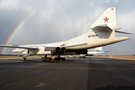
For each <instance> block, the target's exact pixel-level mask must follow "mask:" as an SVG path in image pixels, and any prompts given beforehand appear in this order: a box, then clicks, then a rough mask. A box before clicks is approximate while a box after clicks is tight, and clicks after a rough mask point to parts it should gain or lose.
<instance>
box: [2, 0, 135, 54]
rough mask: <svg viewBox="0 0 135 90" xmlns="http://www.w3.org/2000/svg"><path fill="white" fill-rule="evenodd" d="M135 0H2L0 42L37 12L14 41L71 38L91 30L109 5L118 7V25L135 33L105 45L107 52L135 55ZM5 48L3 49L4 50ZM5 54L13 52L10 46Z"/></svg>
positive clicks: (39, 41)
mask: <svg viewBox="0 0 135 90" xmlns="http://www.w3.org/2000/svg"><path fill="white" fill-rule="evenodd" d="M134 4H135V0H0V44H5V43H6V42H7V40H8V38H9V36H10V35H11V33H12V32H13V31H14V30H15V28H16V27H17V26H18V24H19V23H20V22H21V21H22V20H24V19H25V18H26V17H27V16H28V15H29V14H30V13H31V12H33V11H34V12H35V13H34V14H33V16H32V17H30V18H29V19H28V20H27V21H26V22H25V24H24V25H23V26H22V28H21V29H20V30H19V31H18V32H17V34H16V35H15V36H14V38H13V40H12V41H11V42H10V44H11V45H12V44H13V45H20V44H21V45H22V44H23V45H24V44H43V43H51V42H58V41H64V40H68V39H71V38H73V37H76V36H78V35H81V34H84V33H86V32H87V31H89V29H90V28H89V27H90V25H91V24H92V23H93V22H94V21H95V20H96V19H97V18H98V17H99V16H100V15H101V14H102V13H103V12H104V11H105V10H106V9H107V8H109V7H116V14H117V16H116V17H117V26H122V27H123V28H122V29H121V31H126V32H131V33H133V34H134V35H123V34H117V36H131V39H130V40H127V41H123V42H119V43H116V44H112V45H109V46H104V47H103V49H104V50H105V51H110V52H107V53H106V54H114V55H116V54H119V55H126V54H127V55H130V54H135V18H134V17H135V5H134ZM1 50H2V48H0V51H1ZM5 53H11V49H7V50H6V52H5Z"/></svg>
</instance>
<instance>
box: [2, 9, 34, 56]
mask: <svg viewBox="0 0 135 90" xmlns="http://www.w3.org/2000/svg"><path fill="white" fill-rule="evenodd" d="M34 13H35V11H32V12H31V13H30V14H29V15H28V16H27V17H26V18H25V19H24V20H22V21H21V22H20V23H19V24H18V26H17V27H16V28H15V30H14V31H13V32H12V34H11V35H10V37H9V38H8V40H7V42H6V44H5V45H8V44H9V43H10V42H11V41H12V40H13V38H14V37H15V35H16V34H17V32H18V31H19V30H20V29H21V27H22V26H23V25H24V24H25V23H26V21H27V20H28V19H29V18H30V17H32V16H33V15H34ZM5 51H6V48H3V49H2V51H1V54H4V52H5Z"/></svg>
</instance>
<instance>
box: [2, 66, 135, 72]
mask: <svg viewBox="0 0 135 90" xmlns="http://www.w3.org/2000/svg"><path fill="white" fill-rule="evenodd" d="M38 66H39V65H37V66H36V65H35V66H26V67H25V68H29V67H32V68H54V69H91V70H92V69H93V70H130V71H134V70H135V69H117V68H68V67H38ZM0 67H24V66H0Z"/></svg>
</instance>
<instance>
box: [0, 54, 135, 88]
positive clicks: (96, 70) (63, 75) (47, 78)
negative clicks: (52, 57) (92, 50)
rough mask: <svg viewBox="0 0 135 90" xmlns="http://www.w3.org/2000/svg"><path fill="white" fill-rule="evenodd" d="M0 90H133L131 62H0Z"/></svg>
mask: <svg viewBox="0 0 135 90" xmlns="http://www.w3.org/2000/svg"><path fill="white" fill-rule="evenodd" d="M0 90H135V61H131V60H122V59H110V58H97V57H87V58H66V61H61V62H58V61H56V62H41V61H40V59H28V60H27V61H22V60H21V59H7V60H4V59H3V60H2V59H1V60H0Z"/></svg>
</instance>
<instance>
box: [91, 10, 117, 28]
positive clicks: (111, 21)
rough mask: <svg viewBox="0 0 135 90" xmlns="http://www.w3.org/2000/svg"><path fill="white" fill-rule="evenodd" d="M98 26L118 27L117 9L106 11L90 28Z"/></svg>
mask: <svg viewBox="0 0 135 90" xmlns="http://www.w3.org/2000/svg"><path fill="white" fill-rule="evenodd" d="M96 26H108V27H116V11H115V7H112V8H108V9H106V11H105V12H104V13H103V14H102V15H101V16H100V17H99V18H98V19H97V20H96V21H95V22H94V23H93V24H92V25H91V26H90V28H93V27H96Z"/></svg>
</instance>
